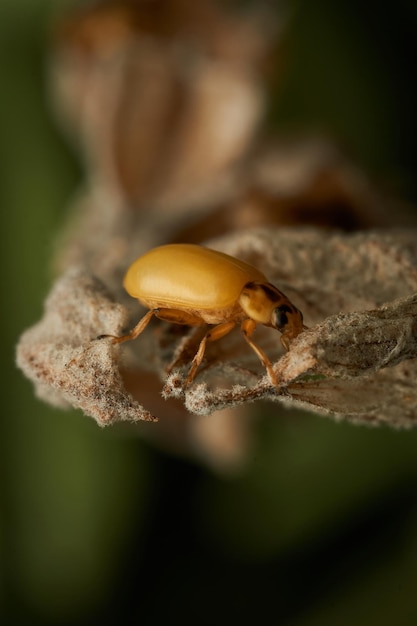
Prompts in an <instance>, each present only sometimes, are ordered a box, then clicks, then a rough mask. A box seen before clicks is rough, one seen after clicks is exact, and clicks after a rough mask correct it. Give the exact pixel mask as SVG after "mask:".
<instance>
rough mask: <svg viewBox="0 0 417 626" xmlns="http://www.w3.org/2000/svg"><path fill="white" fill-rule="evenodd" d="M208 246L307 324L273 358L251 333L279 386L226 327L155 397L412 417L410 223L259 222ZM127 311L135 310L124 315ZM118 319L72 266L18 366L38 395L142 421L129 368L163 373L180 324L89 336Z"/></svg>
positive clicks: (414, 258) (415, 318)
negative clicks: (230, 257) (392, 229)
mask: <svg viewBox="0 0 417 626" xmlns="http://www.w3.org/2000/svg"><path fill="white" fill-rule="evenodd" d="M212 245H213V247H215V248H217V249H222V250H224V251H226V252H229V253H232V254H234V255H236V256H238V257H240V258H243V259H245V260H248V261H250V262H254V263H256V265H257V266H258V267H259V268H260V269H261V270H262V271H264V272H265V273H266V275H267V276H268V277H269V278H270V279H271V281H272V282H274V283H276V284H278V286H280V287H282V288H283V289H284V291H286V293H287V295H289V296H290V298H291V299H292V300H293V301H294V302H295V303H296V305H297V306H298V307H299V308H300V309H301V310H303V312H304V315H305V321H306V323H307V324H308V325H309V326H310V329H309V330H307V331H305V332H304V333H302V334H301V335H300V336H299V337H297V339H296V340H294V341H293V343H292V346H291V350H290V351H289V352H288V353H286V354H284V355H282V356H281V357H280V356H279V347H278V346H279V342H278V334H277V333H276V331H275V332H274V333H273V334H272V335H271V334H266V335H265V336H264V337H263V338H262V337H260V339H259V340H260V342H261V343H262V345H263V347H264V348H265V349H266V351H267V352H268V354H269V355H270V356H273V357H274V358H275V359H276V362H275V365H274V367H275V371H276V373H277V376H278V380H279V381H280V382H281V389H279V390H278V389H276V388H274V387H273V386H272V385H271V383H270V381H269V379H268V377H267V376H266V375H265V373H264V372H263V371H262V367H261V366H260V364H259V363H257V362H256V359H255V360H254V357H253V355H252V354H251V351H249V350H248V349H247V346H246V345H245V343H244V342H243V341H242V340H241V339H240V338H239V334H238V333H235V334H234V336H232V337H230V339H229V338H228V339H227V340H226V338H225V339H224V340H222V341H219V342H217V343H215V344H212V345H211V346H210V350H208V351H207V358H206V362H205V365H204V368H202V371H201V372H200V373H199V375H198V377H197V379H196V382H195V384H194V385H192V386H191V388H189V389H187V390H185V391H184V389H183V383H184V375H185V374H186V372H187V366H188V364H187V363H184V367H182V368H180V369H176V370H175V371H174V372H173V373H172V374H171V375H170V376H169V377H168V379H167V380H166V381H165V386H164V390H163V391H164V397H165V398H170V397H177V398H178V397H179V398H181V399H182V400H183V401H184V404H185V406H186V408H187V410H188V411H190V412H192V413H196V414H208V413H212V412H213V411H218V410H220V409H225V408H228V407H232V406H236V405H238V404H241V403H245V402H248V401H253V400H257V399H264V400H273V401H280V402H283V403H284V404H285V405H286V406H291V405H294V406H304V407H305V408H309V409H311V410H314V411H317V412H319V413H322V414H330V415H333V416H335V417H337V418H340V417H345V418H347V419H352V420H354V421H364V422H369V423H376V422H386V423H389V424H391V425H393V426H411V425H413V424H414V423H415V421H416V420H417V393H416V391H415V388H414V386H413V385H412V384H411V381H412V380H413V379H414V376H415V375H416V374H417V371H416V369H417V361H416V356H417V237H416V233H415V232H414V231H406V232H405V231H403V232H401V231H399V232H398V233H391V234H387V233H382V232H380V233H376V232H374V233H369V234H356V235H342V234H340V233H334V234H332V235H330V234H329V233H324V232H322V231H316V230H310V229H309V230H305V231H304V232H300V231H292V230H287V231H285V230H276V231H271V230H264V229H260V230H258V231H256V232H244V233H236V234H235V235H234V236H231V237H228V238H223V239H221V240H217V241H215V242H212ZM137 317H138V313H137V312H136V313H135V315H134V319H133V318H132V320H131V323H132V322H134V320H135V319H137ZM126 319H127V310H126V309H124V308H123V307H122V306H121V305H116V304H114V302H112V300H111V299H110V297H109V296H108V295H107V296H106V292H105V291H104V290H103V286H102V285H101V283H100V282H98V281H97V280H96V279H94V278H93V277H90V276H88V275H85V274H83V273H82V272H80V271H72V272H70V273H69V274H68V275H67V276H66V277H64V278H63V279H61V280H60V281H58V283H57V285H56V287H55V289H54V291H53V292H52V294H51V296H50V298H49V300H48V302H47V306H46V313H45V317H44V319H43V321H42V322H41V323H40V324H38V325H37V326H35V327H34V328H33V329H31V330H30V331H28V332H27V333H26V334H25V335H24V336H23V337H22V339H21V342H20V345H19V348H18V363H19V365H20V366H21V367H22V369H23V370H24V371H25V373H26V374H27V375H28V376H29V377H30V378H32V380H34V381H35V382H36V383H37V384H40V385H41V387H42V392H43V395H44V392H45V387H46V386H49V387H50V388H51V391H52V392H53V395H54V398H56V394H57V392H59V393H60V394H61V395H62V398H63V399H64V400H65V401H66V402H69V403H71V404H73V405H74V406H78V407H81V408H83V410H84V411H85V412H86V413H87V414H89V415H92V416H93V417H95V419H96V420H97V421H98V422H99V423H101V424H107V423H111V422H114V421H117V420H138V419H148V420H149V419H152V417H151V415H150V412H149V411H148V410H147V409H145V408H143V407H142V406H141V405H140V397H141V374H140V369H142V370H149V369H150V370H153V371H157V372H159V374H160V376H161V378H163V377H164V374H163V371H164V367H165V366H166V365H168V364H169V362H170V361H171V360H172V359H174V358H175V348H176V345H177V343H178V340H179V339H180V338H181V334H182V336H184V335H183V333H184V330H183V328H182V327H169V326H168V325H166V324H161V325H160V328H161V331H162V332H159V333H158V334H155V333H152V332H151V331H146V333H144V335H147V337H146V338H145V337H144V336H141V337H140V338H139V339H138V340H137V342H131V344H130V345H129V346H126V347H125V348H120V347H114V346H111V345H109V343H108V342H106V341H105V340H103V341H94V337H96V336H97V335H98V334H101V333H110V334H120V333H121V331H122V327H124V326H125V325H126ZM179 333H180V334H179ZM186 340H187V341H188V342H189V349H191V347H192V345H193V340H194V341H195V340H197V338H195V337H193V334H191V335H190V336H189V337H188V338H187V339H186ZM190 354H192V350H191V352H190ZM122 355H123V356H122ZM129 369H131V370H132V371H134V372H135V375H136V377H137V378H136V382H135V384H134V385H132V381H130V389H131V391H132V393H133V395H134V398H135V399H134V398H133V397H132V396H131V395H129V394H128V393H127V392H126V390H125V387H124V383H123V377H122V374H120V371H129ZM123 376H124V377H126V374H123ZM225 384H226V385H227V387H226V388H225V387H224V385H225ZM161 386H162V385H161Z"/></svg>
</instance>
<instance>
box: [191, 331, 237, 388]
mask: <svg viewBox="0 0 417 626" xmlns="http://www.w3.org/2000/svg"><path fill="white" fill-rule="evenodd" d="M235 326H236V323H235V322H224V323H223V324H219V325H218V326H215V327H214V328H211V329H210V330H209V331H207V333H206V334H205V335H204V337H203V339H202V340H201V342H200V345H199V346H198V350H197V352H196V354H195V357H194V358H193V361H192V363H191V367H190V371H189V372H188V376H187V380H186V381H185V386H188V385H190V384H191V383H192V382H193V380H194V376H195V374H196V372H197V369H198V366H199V365H200V363H201V361H202V360H203V357H204V353H205V351H206V345H207V342H208V341H217V340H218V339H221V338H222V337H224V336H225V335H227V334H228V333H230V331H231V330H232V329H233V328H234V327H235Z"/></svg>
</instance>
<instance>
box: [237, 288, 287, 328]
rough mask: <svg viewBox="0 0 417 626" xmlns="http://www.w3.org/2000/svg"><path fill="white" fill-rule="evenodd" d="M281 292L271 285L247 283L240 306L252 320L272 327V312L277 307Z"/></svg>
mask: <svg viewBox="0 0 417 626" xmlns="http://www.w3.org/2000/svg"><path fill="white" fill-rule="evenodd" d="M277 294H279V291H278V290H277V289H276V288H275V287H273V285H269V283H257V282H251V283H247V284H246V285H245V286H244V287H243V289H242V292H241V294H240V297H239V304H240V306H241V307H242V309H243V311H244V312H245V313H246V315H247V316H248V317H250V319H252V320H254V321H255V322H258V324H265V325H267V326H270V325H271V323H270V322H271V314H272V310H273V309H274V308H275V307H276V305H277V299H279V295H278V296H277Z"/></svg>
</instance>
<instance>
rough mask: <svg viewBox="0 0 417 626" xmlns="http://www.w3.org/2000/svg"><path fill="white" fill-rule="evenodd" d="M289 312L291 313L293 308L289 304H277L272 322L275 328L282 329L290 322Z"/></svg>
mask: <svg viewBox="0 0 417 626" xmlns="http://www.w3.org/2000/svg"><path fill="white" fill-rule="evenodd" d="M288 313H291V309H290V307H289V306H288V305H287V304H282V305H281V306H277V307H276V308H275V309H274V310H273V312H272V323H273V325H274V326H275V328H278V330H281V329H282V328H284V326H286V325H287V324H288Z"/></svg>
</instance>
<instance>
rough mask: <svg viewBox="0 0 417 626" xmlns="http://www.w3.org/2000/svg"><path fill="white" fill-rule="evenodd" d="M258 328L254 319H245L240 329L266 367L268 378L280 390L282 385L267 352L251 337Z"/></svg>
mask: <svg viewBox="0 0 417 626" xmlns="http://www.w3.org/2000/svg"><path fill="white" fill-rule="evenodd" d="M256 326H257V324H256V322H255V321H254V320H252V319H245V320H243V322H242V324H241V326H240V328H241V330H242V333H243V336H244V338H245V340H246V342H247V343H248V344H249V345H250V347H251V348H252V350H253V351H254V352H255V353H256V354H257V356H258V359H259V360H260V362H261V363H262V365H263V366H264V367H265V369H266V371H267V372H268V376H269V378H270V380H271V382H272V384H273V385H274V386H275V387H277V388H278V389H279V388H280V385H279V383H278V380H277V377H276V375H275V372H274V370H273V367H272V363H271V361H270V360H269V358H268V357H267V356H266V354H265V352H264V351H263V350H262V349H261V348H260V347H259V346H257V345H256V343H254V342H253V341H252V339H251V336H252V334H253V331H254V330H255V328H256Z"/></svg>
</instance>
